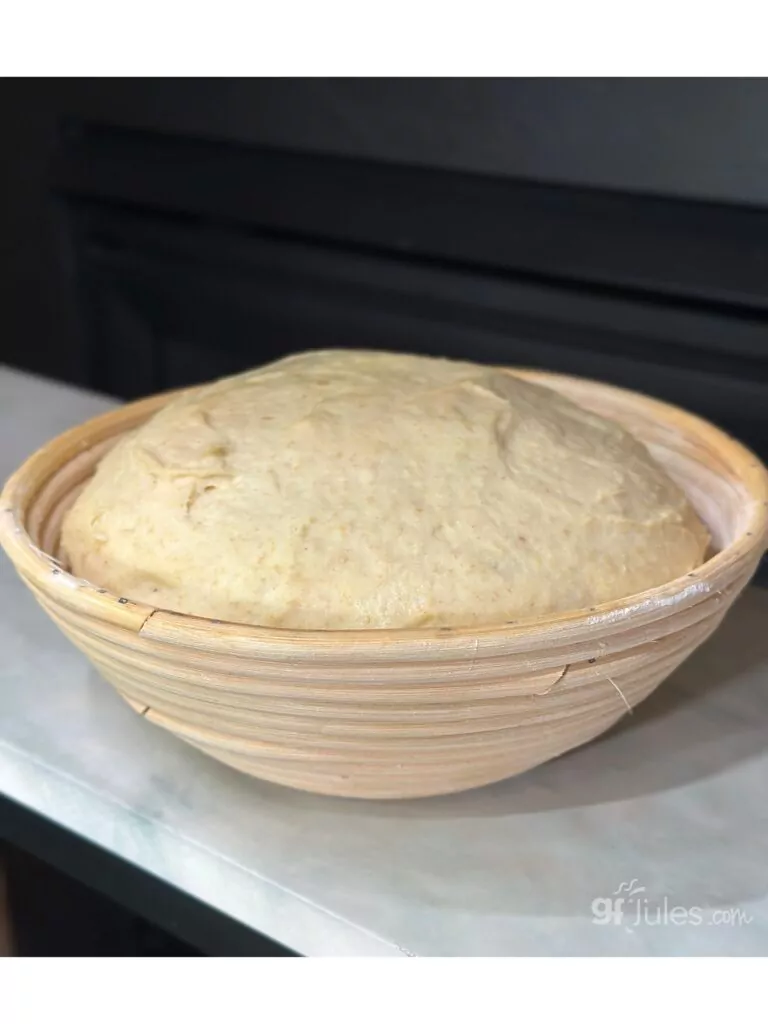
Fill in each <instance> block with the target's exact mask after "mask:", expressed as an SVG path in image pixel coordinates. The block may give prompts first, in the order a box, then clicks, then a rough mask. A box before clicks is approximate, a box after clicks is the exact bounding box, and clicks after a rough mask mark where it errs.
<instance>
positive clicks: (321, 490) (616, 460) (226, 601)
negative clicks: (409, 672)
mask: <svg viewBox="0 0 768 1024" xmlns="http://www.w3.org/2000/svg"><path fill="white" fill-rule="evenodd" d="M707 544H708V536H707V532H706V530H705V529H704V527H703V526H702V524H701V522H700V521H699V519H698V518H697V516H696V514H695V513H694V511H693V510H692V508H691V507H690V505H689V504H688V502H687V500H686V498H685V497H684V495H683V493H682V492H681V491H680V489H679V488H678V487H677V486H676V485H675V484H674V483H673V482H672V481H671V480H670V479H669V478H668V477H667V475H666V474H665V473H664V472H663V470H662V469H661V468H660V467H659V466H658V465H657V464H656V463H655V462H654V461H653V460H652V458H651V456H650V455H649V453H648V452H647V450H646V449H645V448H644V447H643V445H642V444H640V443H639V442H638V441H637V440H635V439H634V438H632V437H631V436H629V434H627V433H626V432H625V431H624V430H623V429H621V428H620V427H618V426H617V425H615V424H614V423H610V422H608V421H606V420H603V419H601V418H600V417H598V416H595V415H593V414H591V413H588V412H586V411H584V410H583V409H581V408H579V407H578V406H576V405H574V404H573V403H571V402H570V401H568V400H566V399H565V398H562V397H560V396H559V395H557V394H556V393H555V392H554V391H551V390H550V389H548V388H543V387H539V386H536V385H533V384H530V383H527V382H525V381H523V380H521V379H519V378H517V377H515V376H513V375H512V374H511V373H507V372H504V371H499V370H494V369H490V368H487V367H482V366H477V365H474V364H470V363H457V362H449V361H443V360H435V359H428V358H423V357H417V356H403V355H391V354H388V353H379V352H373V353H371V352H345V351H330V352H311V353H306V354H303V355H299V356H292V357H290V358H288V359H284V360H282V361H280V362H278V363H274V364H272V365H271V366H267V367H265V368H263V369H259V370H255V371H252V372H249V373H244V374H242V375H240V376H236V377H231V378H228V379H225V380H221V381H217V382H216V383H214V384H211V385H208V386H206V387H202V388H199V389H196V390H195V391H194V392H192V393H187V394H185V395H183V396H182V397H180V398H178V399H176V400H174V401H172V402H171V403H170V404H169V405H168V406H167V407H166V408H164V409H163V410H162V411H161V412H159V413H158V414H157V415H155V416H154V417H153V418H152V419H151V420H150V421H149V422H147V423H146V424H144V425H143V426H142V427H141V428H140V429H138V430H136V431H135V432H134V433H132V434H131V435H129V436H127V437H125V438H123V439H122V440H121V441H120V442H119V443H118V444H117V445H116V447H115V448H114V449H113V450H112V451H111V452H110V453H109V454H108V455H107V456H106V457H105V458H104V459H103V460H102V462H101V463H100V465H99V467H98V470H97V472H96V474H95V476H94V478H93V480H92V481H91V482H90V483H89V484H88V485H87V486H86V488H85V489H84V490H83V492H82V493H81V495H80V496H79V498H78V499H77V501H76V503H75V505H74V506H73V508H72V509H71V511H70V512H69V514H68V515H67V517H66V520H65V523H64V529H63V545H64V550H65V553H66V555H67V556H68V557H69V560H70V563H71V566H72V570H73V572H74V573H75V574H76V575H78V576H81V577H83V578H85V579H88V580H90V581H92V582H93V583H95V584H97V585H99V586H103V587H105V588H107V589H109V590H111V591H113V592H115V593H117V594H120V595H122V596H127V597H130V598H133V599H135V600H138V601H144V602H147V603H149V604H152V605H154V606H156V607H161V608H168V609H174V610H177V611H182V612H186V613H189V614H195V615H202V616H208V617H210V618H216V619H223V620H231V621H236V622H247V623H257V624H262V625H269V626H285V627H293V628H309V629H354V628H365V627H368V628H371V627H373V628H376V627H381V628H384V627H407V626H411V627H417V626H426V625H461V626H464V625H466V626H469V625H484V624H493V623H498V622H501V621H506V620H519V619H521V618H527V617H531V616H539V615H544V614H548V613H552V612H561V611H566V610H569V609H578V608H584V607H589V606H592V605H596V604H599V603H600V602H603V601H609V600H611V599H615V598H621V597H625V596H628V595H630V594H633V593H636V592H637V591H641V590H644V589H646V588H648V587H653V586H656V585H658V584H661V583H664V582H666V581H668V580H670V579H673V578H674V577H676V576H679V575H682V574H683V573H686V572H688V571H690V570H691V569H693V568H695V567H696V566H698V565H700V564H701V562H702V560H703V558H704V556H705V551H706V548H707Z"/></svg>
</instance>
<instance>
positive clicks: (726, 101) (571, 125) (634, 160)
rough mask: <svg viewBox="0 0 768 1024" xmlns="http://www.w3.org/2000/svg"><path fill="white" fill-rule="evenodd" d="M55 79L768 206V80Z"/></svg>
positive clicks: (427, 152)
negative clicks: (767, 132)
mask: <svg viewBox="0 0 768 1024" xmlns="http://www.w3.org/2000/svg"><path fill="white" fill-rule="evenodd" d="M48 88H49V89H50V86H48ZM56 89H57V94H58V102H59V104H60V109H61V110H63V111H70V112H72V113H75V114H79V115H81V116H89V117H92V118H93V117H95V118H100V119H103V120H108V121H110V122H112V123H116V124H117V123H120V124H124V125H132V126H134V127H140V128H156V129H159V130H162V131H166V132H176V133H186V134H190V135H197V136H208V137H212V138H222V139H232V140H235V141H240V142H249V143H255V144H257V145H268V146H276V147H285V148H298V149H305V150H313V151H318V152H325V153H336V154H339V155H347V156H353V157H364V158H368V159H372V160H385V161H393V162H401V163H416V164H423V165H426V166H432V167H444V168H452V169H454V170H463V171H473V172H477V173H483V174H494V175H500V176H504V177H515V178H530V179H534V180H539V181H549V182H553V183H563V184H574V185H583V186H588V187H598V188H611V189H619V190H622V191H624V190H630V191H640V192H655V193H659V194H667V195H679V196H686V197H690V198H701V199H715V200H722V201H726V202H736V203H757V204H763V205H768V174H766V170H768V140H767V139H766V136H765V132H764V131H763V130H762V125H763V121H764V115H765V110H766V108H767V107H768V81H766V80H764V79H745V78H741V79H722V78H719V79H685V78H675V79H663V78H662V79H654V78H650V79H631V78H630V79H624V78H618V79H617V78H614V79H610V78H608V79H567V78H566V79H524V78H523V79H519V78H501V79H499V78H496V79H494V78H490V79H482V78H481V79H461V78H456V79H375V78H374V79H278V80H270V79H236V78H235V79H219V80H211V79H207V80H200V79H185V80H172V79H171V80H152V79H145V80H135V79H134V80H119V79H118V80H109V81H99V82H93V81H67V82H62V83H57V84H56Z"/></svg>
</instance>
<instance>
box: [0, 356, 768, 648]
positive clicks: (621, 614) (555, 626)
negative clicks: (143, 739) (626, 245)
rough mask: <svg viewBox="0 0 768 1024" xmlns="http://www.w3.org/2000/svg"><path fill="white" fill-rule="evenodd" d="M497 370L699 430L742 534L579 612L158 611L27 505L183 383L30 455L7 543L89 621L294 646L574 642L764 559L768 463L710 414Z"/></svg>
mask: <svg viewBox="0 0 768 1024" xmlns="http://www.w3.org/2000/svg"><path fill="white" fill-rule="evenodd" d="M496 369H497V370H501V371H503V372H509V373H512V374H515V375H516V376H520V377H523V378H524V379H528V380H530V381H532V382H533V383H542V384H544V385H545V386H546V385H547V383H551V384H556V383H557V382H558V381H559V382H567V383H570V384H571V385H572V384H573V383H576V384H584V385H585V386H587V387H589V388H591V389H597V390H600V391H602V392H603V393H604V394H605V395H607V396H610V395H612V396H613V397H614V398H618V399H623V400H625V401H627V402H629V403H633V404H636V405H639V404H642V405H643V406H644V407H645V409H646V410H648V411H651V412H653V413H654V414H655V415H657V416H658V418H659V419H660V420H662V421H664V422H665V423H667V424H670V425H674V426H675V427H676V428H677V429H678V430H679V431H681V432H682V433H683V434H684V435H686V436H689V437H698V438H700V439H702V440H703V441H704V442H705V443H708V444H709V446H710V447H712V448H715V449H716V450H717V451H718V453H719V455H720V456H721V457H722V458H723V460H724V461H725V462H726V464H727V465H728V467H729V469H730V470H731V471H732V472H733V473H734V475H735V476H736V477H737V478H738V480H739V481H740V483H741V484H742V486H744V487H745V489H746V490H747V492H748V493H749V494H750V495H751V502H750V507H749V509H748V516H747V517H746V519H745V523H744V526H743V529H742V530H741V532H740V534H739V536H738V537H736V539H735V540H733V541H732V542H731V543H730V544H729V545H728V546H727V547H725V548H723V550H722V551H719V552H717V553H716V554H715V555H713V556H712V557H711V558H710V559H708V560H707V561H706V562H705V563H704V564H703V565H701V566H700V567H699V568H697V569H696V570H695V571H693V572H690V573H687V574H686V575H684V576H679V577H676V578H675V579H672V580H669V581H668V582H666V583H663V584H661V585H660V586H657V587H653V588H650V589H648V590H644V591H640V592H639V593H636V594H631V595H628V596H627V597H624V598H620V599H618V600H615V601H610V602H606V603H603V604H598V605H595V606H594V607H592V608H581V609H574V610H571V611H567V612H561V613H557V614H554V615H548V616H539V617H534V618H530V619H520V620H512V621H509V622H503V623H495V624H490V625H487V626H464V627H461V626H424V627H418V628H414V629H408V628H383V629H345V630H318V629H304V630H301V629H287V628H281V627H272V626H258V625H253V624H249V623H241V622H232V621H224V620H220V619H213V618H207V617H204V616H196V615H188V614H186V613H184V612H177V611H172V610H170V609H165V608H158V607H155V606H153V605H149V604H144V603H141V602H137V601H132V600H130V599H129V598H125V597H122V596H120V595H118V594H114V593H111V592H110V591H107V590H105V589H104V588H101V587H97V586H96V585H95V584H93V583H91V582H89V581H88V580H83V579H80V578H79V577H76V576H74V575H72V574H71V573H69V572H67V571H66V570H65V569H63V568H62V567H61V566H60V565H59V563H58V562H57V561H56V560H55V559H54V558H53V557H52V556H51V555H48V554H46V553H45V552H44V551H42V550H41V549H40V548H38V547H37V545H35V544H34V543H33V541H32V538H31V537H30V536H29V534H28V532H27V530H26V527H25V523H24V518H25V508H26V504H27V502H28V501H30V500H32V499H33V498H34V497H35V495H36V494H38V493H39V492H40V490H41V488H42V487H43V486H45V483H47V481H48V480H49V479H50V477H51V476H52V474H53V468H51V469H50V470H49V472H48V473H47V475H46V476H45V478H44V480H43V482H42V483H36V484H35V486H34V490H32V479H33V477H34V475H35V473H36V472H38V471H39V467H41V466H42V465H44V464H45V463H46V462H48V461H50V459H51V455H52V453H53V451H54V450H56V449H58V448H59V447H62V446H65V445H67V446H69V447H70V448H76V449H77V450H78V451H79V452H82V451H84V450H87V449H88V448H89V447H91V446H92V443H91V442H90V441H89V438H91V437H92V436H93V435H94V434H95V433H98V434H101V436H102V437H108V436H114V434H116V433H119V432H120V431H117V430H114V431H111V430H110V429H109V428H110V427H113V426H116V425H117V424H119V423H122V422H123V421H124V420H125V418H126V415H131V416H132V417H133V418H134V419H138V418H139V417H140V416H141V415H145V418H146V417H148V416H150V415H151V414H152V413H153V412H155V411H156V410H157V409H159V408H160V407H162V406H163V405H165V404H166V403H167V402H168V401H170V400H171V399H172V398H174V397H176V396H178V395H180V394H182V393H184V392H187V391H193V390H197V388H179V389H174V390H171V391H164V392H160V393H158V394H154V395H152V396H150V397H148V398H143V399H140V400H138V401H134V402H129V403H124V404H122V405H119V406H118V407H117V408H115V409H112V410H110V411H108V412H106V413H102V414H101V415H99V416H96V417H92V418H91V419H88V420H86V421H84V422H83V423H81V424H79V425H77V426H74V427H71V428H70V429H69V430H67V431H64V432H63V433H61V434H59V435H57V436H56V437H54V438H53V439H51V440H50V441H49V442H47V443H46V444H45V445H43V446H42V447H41V448H38V449H37V451H35V452H33V453H32V454H31V455H30V456H28V457H27V458H26V459H25V460H24V462H22V464H21V465H20V466H19V467H18V468H17V469H16V471H15V472H14V473H13V474H12V475H11V476H10V477H9V478H8V480H7V481H6V483H5V486H4V487H3V490H2V492H1V493H0V545H2V547H3V548H4V549H5V552H6V554H7V555H8V557H9V558H10V559H11V561H12V562H13V563H14V565H15V567H16V569H17V571H18V572H19V573H20V575H22V576H23V577H25V578H26V579H27V582H33V583H34V585H35V588H39V589H41V590H42V591H43V592H44V593H45V595H46V596H47V597H49V598H51V599H52V600H54V601H61V602H62V603H65V604H68V605H69V606H70V607H74V608H77V609H78V610H79V611H81V612H82V613H85V614H87V615H88V616H89V617H91V618H94V619H97V620H98V619H102V620H105V621H110V622H112V623H117V624H119V625H122V626H124V627H127V628H129V629H131V630H132V631H134V632H141V631H142V630H143V628H144V627H145V626H146V625H147V623H148V622H149V620H150V619H153V620H154V622H153V628H152V636H153V637H154V638H155V639H159V640H161V639H164V637H163V632H164V631H163V628H162V627H163V626H168V627H170V632H171V633H172V636H171V637H169V638H168V639H169V640H171V641H172V642H174V643H177V644H183V642H184V639H185V633H187V634H188V637H187V639H189V640H190V644H191V646H197V647H199V646H200V641H201V640H202V639H203V638H204V636H205V635H206V634H207V635H209V636H211V637H213V636H215V637H217V638H219V639H221V638H222V635H226V636H229V637H230V638H234V637H237V638H239V639H241V640H250V641H253V642H254V644H255V645H265V644H266V645H270V643H272V644H275V643H276V644H279V645H284V644H286V643H288V644H290V646H294V645H296V644H301V643H305V644H312V643H315V644H323V645H324V646H327V645H328V643H329V641H331V640H333V641H336V643H338V644H342V643H343V642H345V641H346V642H348V643H349V644H350V645H354V646H355V647H360V646H361V645H362V646H363V647H365V646H368V645H370V646H375V645H378V646H381V645H382V644H387V645H389V644H395V645H397V646H399V645H400V644H407V645H411V644H413V643H416V644H417V645H419V646H421V645H423V644H424V643H425V642H429V641H439V642H440V643H442V644H445V643H447V642H449V641H451V640H452V639H454V640H463V641H466V640H469V641H475V642H479V641H480V640H488V641H494V642H496V643H498V642H503V641H511V640H515V639H517V640H520V639H523V638H526V637H527V638H530V639H531V640H534V639H537V638H539V639H544V638H546V637H550V638H551V639H554V637H553V634H559V635H560V636H561V637H563V638H565V637H566V636H570V637H571V638H572V639H573V640H576V639H577V637H579V636H580V635H581V630H580V627H583V628H588V629H590V630H598V631H601V632H603V631H605V630H610V627H611V626H619V625H620V624H621V623H625V622H631V623H632V625H638V624H639V620H642V619H645V618H649V619H651V620H653V619H657V618H659V617H661V616H662V615H663V614H664V609H666V610H667V613H668V614H669V613H671V612H672V611H674V610H682V609H683V608H687V607H691V606H692V605H694V604H697V603H698V602H699V601H701V600H704V599H706V597H707V596H708V595H710V594H711V593H712V591H713V590H716V589H717V588H718V580H720V579H722V578H723V577H725V576H730V575H731V573H730V571H729V570H732V569H734V568H736V567H737V566H739V565H741V564H746V563H747V562H750V561H753V560H754V561H755V563H757V561H758V560H759V558H760V556H761V555H762V554H763V553H764V551H765V550H766V548H767V547H768V468H766V466H765V465H764V464H763V463H762V462H761V460H760V459H759V458H758V456H757V455H756V454H755V453H754V452H752V451H751V450H750V449H749V448H748V447H746V446H745V445H744V444H742V442H740V441H737V440H736V439H735V438H733V437H731V436H730V435H729V434H728V433H727V432H726V431H724V430H722V429H721V428H719V427H716V426H715V425H714V424H713V423H710V422H709V421H708V420H706V419H704V418H703V417H700V416H698V415H696V414H694V413H690V412H687V411H686V410H684V409H681V408H680V407H678V406H676V405H673V404H671V403H668V402H664V401H661V400H660V399H657V398H652V397H650V396H647V395H645V394H643V393H642V392H638V391H634V390H631V389H629V388H623V387H618V386H616V385H614V384H606V383H604V382H602V381H597V380H593V379H591V378H588V377H581V376H577V375H572V374H562V373H551V372H548V371H543V370H537V369H531V368H528V367H516V366H514V367H513V366H502V367H496ZM201 386H202V385H201ZM58 465H61V463H59V464H58Z"/></svg>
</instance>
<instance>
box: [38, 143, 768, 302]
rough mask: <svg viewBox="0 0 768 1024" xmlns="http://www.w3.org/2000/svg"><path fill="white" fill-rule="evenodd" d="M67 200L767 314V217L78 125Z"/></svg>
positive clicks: (62, 170)
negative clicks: (140, 210)
mask: <svg viewBox="0 0 768 1024" xmlns="http://www.w3.org/2000/svg"><path fill="white" fill-rule="evenodd" d="M56 185H57V188H58V190H59V191H60V193H61V194H62V195H64V196H70V197H74V198H78V197H81V198H87V199H89V200H91V201H94V200H98V201H100V202H102V203H110V204H122V205H124V206H126V207H128V208H132V209H146V210H154V211H158V212H160V211H162V212H163V213H164V214H165V215H169V214H172V215H176V216H177V217H186V218H194V219H195V221H197V222H198V223H199V222H200V221H201V220H205V221H215V222H219V223H230V224H232V225H236V226H239V227H244V226H251V227H252V228H256V229H258V230H260V231H262V232H264V231H270V232H272V233H277V234H280V235H289V236H293V237H300V238H304V239H311V240H315V241H318V242H323V243H325V244H328V245H330V244H333V245H337V246H343V247H346V248H351V249H357V250H366V249H367V250H372V251H380V252H386V253H391V254H393V255H397V256H398V257H399V258H401V259H404V260H413V259H420V260H432V261H439V262H443V263H446V262H447V263H449V264H451V265H454V266H464V267H469V268H477V269H484V270H485V271H486V272H488V273H491V272H492V273H508V274H510V273H511V274H517V275H520V274H525V275H527V276H529V277H534V278H544V279H550V280H553V281H557V282H559V283H568V284H570V285H571V286H574V287H575V286H584V285H589V286H591V287H600V288H602V289H603V290H608V291H616V290H624V291H631V292H634V293H643V294H648V295H652V296H665V297H667V298H674V299H678V300H680V299H683V300H688V301H691V300H695V301H697V302H706V303H709V304H713V303H714V304H728V305H738V306H750V307H756V308H762V309H768V211H766V212H759V213H758V212H754V211H749V210H741V209H735V208H730V207H725V206H716V205H707V204H697V203H685V202H671V201H665V200H660V199H650V198H647V197H630V196H623V195H616V194H612V193H608V192H595V191H588V190H583V189H581V190H580V189H572V188H555V187H548V186H544V185H534V184H530V183H524V182H515V181H506V180H502V179H495V178H483V177H477V176H472V175H463V174H456V173H452V172H447V171H429V170H425V169H416V168H409V167H397V166H388V165H386V164H373V163H367V162H363V161H352V160H343V159H334V158H331V157H311V156H307V155H298V154H295V153H293V154H292V153H287V152H280V151H275V150H264V149H260V150H254V149H249V148H245V147H238V146H234V145H214V144H212V143H205V142H200V141H194V140H190V139H173V138H170V137H164V136H158V135H151V134H146V133H141V132H123V131H117V130H114V129H110V128H105V127H95V126H82V125H76V126H72V128H71V130H70V133H69V134H68V136H67V139H66V142H65V145H64V146H63V147H62V151H61V154H60V157H59V159H58V161H57V164H56Z"/></svg>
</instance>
